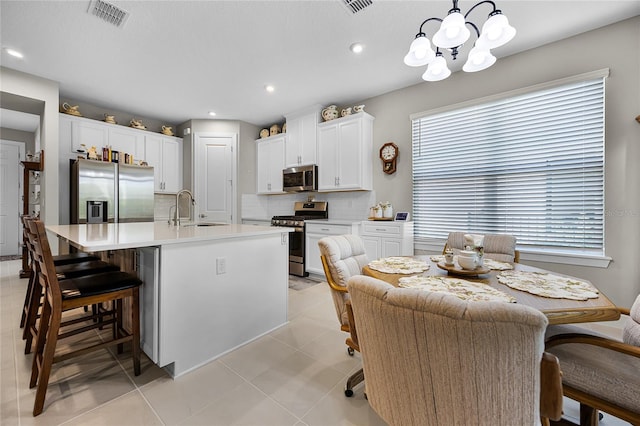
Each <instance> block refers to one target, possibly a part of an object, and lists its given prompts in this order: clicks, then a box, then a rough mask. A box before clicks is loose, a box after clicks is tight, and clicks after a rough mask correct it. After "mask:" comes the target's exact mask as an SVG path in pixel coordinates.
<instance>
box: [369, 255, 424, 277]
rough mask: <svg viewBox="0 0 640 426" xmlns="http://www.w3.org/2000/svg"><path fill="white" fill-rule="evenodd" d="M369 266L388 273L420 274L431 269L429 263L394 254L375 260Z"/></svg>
mask: <svg viewBox="0 0 640 426" xmlns="http://www.w3.org/2000/svg"><path fill="white" fill-rule="evenodd" d="M368 266H369V268H371V269H375V270H376V271H380V272H384V273H386V274H419V273H420V272H424V271H426V270H428V269H429V264H427V263H426V262H423V261H421V260H417V259H413V258H411V257H400V256H392V257H385V258H383V259H378V260H374V261H372V262H370V263H369V265H368Z"/></svg>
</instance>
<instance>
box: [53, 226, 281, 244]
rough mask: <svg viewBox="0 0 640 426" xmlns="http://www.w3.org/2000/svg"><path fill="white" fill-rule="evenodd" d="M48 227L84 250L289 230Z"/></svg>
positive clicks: (254, 234) (203, 227) (246, 235)
mask: <svg viewBox="0 0 640 426" xmlns="http://www.w3.org/2000/svg"><path fill="white" fill-rule="evenodd" d="M47 230H48V231H50V232H52V233H54V234H56V235H57V236H59V237H61V238H63V239H65V240H67V241H69V242H70V243H71V244H73V245H74V246H76V247H77V248H79V249H81V250H84V251H101V250H120V249H128V248H139V247H152V246H161V245H168V244H180V243H186V242H196V241H210V240H223V239H229V238H238V237H243V238H244V237H251V236H257V235H266V234H281V233H283V232H290V229H289V228H286V227H268V226H256V225H238V224H228V225H227V224H225V225H215V226H195V224H189V225H183V226H173V225H169V224H167V223H166V222H137V223H94V224H81V225H50V226H47Z"/></svg>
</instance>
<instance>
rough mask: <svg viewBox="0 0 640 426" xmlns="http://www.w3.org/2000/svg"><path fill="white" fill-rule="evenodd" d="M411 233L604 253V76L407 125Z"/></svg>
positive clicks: (417, 235)
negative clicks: (490, 236) (478, 236)
mask: <svg viewBox="0 0 640 426" xmlns="http://www.w3.org/2000/svg"><path fill="white" fill-rule="evenodd" d="M412 139H413V217H414V225H415V236H416V239H417V240H420V239H421V238H425V239H427V238H436V239H445V238H446V237H447V235H448V234H449V232H450V231H470V232H478V233H508V234H513V235H515V236H516V238H517V241H518V246H519V247H521V248H522V246H531V247H543V248H551V249H554V248H557V249H563V250H564V249H568V250H576V251H593V252H597V253H603V247H604V78H596V79H590V80H589V81H581V82H573V83H570V84H563V85H562V86H559V87H553V88H550V89H544V90H538V91H535V92H530V93H526V94H520V95H518V96H513V97H509V98H506V99H501V100H498V101H491V102H486V103H483V104H479V105H474V106H471V107H464V108H460V109H456V110H452V111H447V112H442V113H436V114H433V115H427V116H422V117H419V118H414V119H413V120H412Z"/></svg>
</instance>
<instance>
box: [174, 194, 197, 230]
mask: <svg viewBox="0 0 640 426" xmlns="http://www.w3.org/2000/svg"><path fill="white" fill-rule="evenodd" d="M182 194H187V195H189V198H190V199H191V202H190V203H189V219H191V216H192V214H191V206H194V205H195V204H196V200H195V199H194V198H193V194H192V193H191V191H189V190H188V189H182V190H180V191H178V193H177V194H176V217H175V218H174V219H173V224H174V225H175V226H180V196H181V195H182ZM169 212H171V208H169Z"/></svg>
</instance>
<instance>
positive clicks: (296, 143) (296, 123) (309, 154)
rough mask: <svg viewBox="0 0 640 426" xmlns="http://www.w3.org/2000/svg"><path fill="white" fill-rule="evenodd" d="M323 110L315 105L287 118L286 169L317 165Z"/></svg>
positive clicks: (288, 115)
mask: <svg viewBox="0 0 640 426" xmlns="http://www.w3.org/2000/svg"><path fill="white" fill-rule="evenodd" d="M321 110H322V107H321V106H320V105H314V106H313V107H309V108H306V109H304V110H302V111H298V112H295V113H290V114H287V115H286V116H285V118H286V120H287V133H286V135H287V137H286V139H285V164H284V166H285V168H286V167H295V166H301V165H307V164H316V163H317V159H316V152H317V146H318V144H317V131H318V123H319V122H320V112H321Z"/></svg>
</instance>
